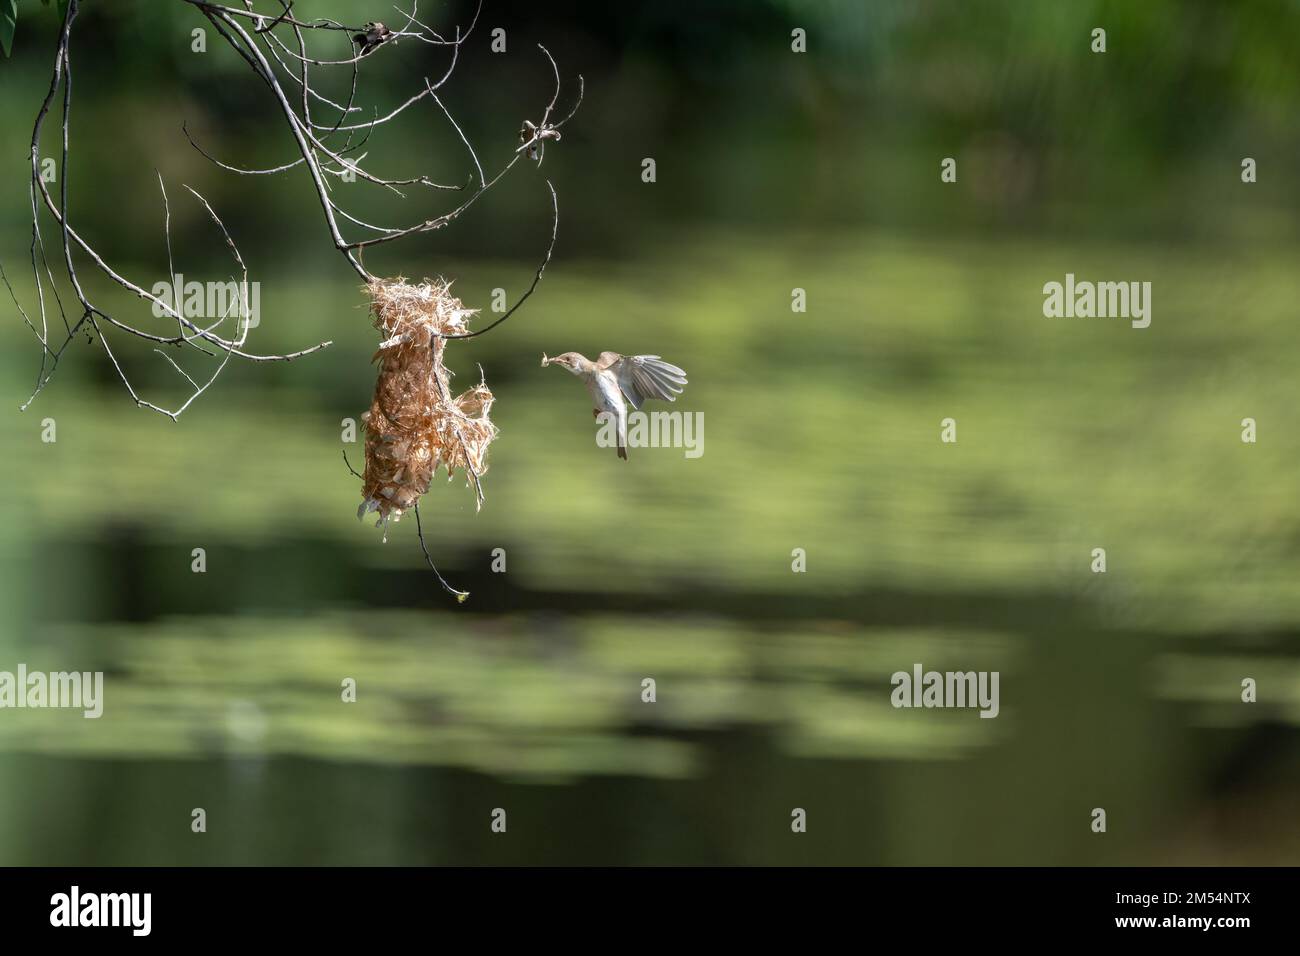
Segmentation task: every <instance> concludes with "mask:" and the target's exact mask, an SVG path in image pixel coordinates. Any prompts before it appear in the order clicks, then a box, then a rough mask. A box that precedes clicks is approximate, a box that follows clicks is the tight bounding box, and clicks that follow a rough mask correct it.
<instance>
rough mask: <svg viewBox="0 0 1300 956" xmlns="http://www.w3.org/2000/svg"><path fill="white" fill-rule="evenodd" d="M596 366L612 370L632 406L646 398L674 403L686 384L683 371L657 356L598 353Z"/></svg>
mask: <svg viewBox="0 0 1300 956" xmlns="http://www.w3.org/2000/svg"><path fill="white" fill-rule="evenodd" d="M596 367H597V368H599V369H609V370H610V371H611V372H613V373H614V377H615V378H616V379H618V387H619V389H620V390H622V392H623V395H624V396H626V398H627V401H628V404H629V405H631V406H632V407H633V408H640V407H641V404H642V403H643V402H644V401H645V400H646V399H647V398H661V399H663V400H664V401H668V402H675V401H677V396H678V395H680V394H681V393H682V389H683V387H684V386H685V385H686V373H685V372H683V371H682V370H681V369H679V368H678V367H677V366H676V365H671V364H669V363H668V362H665V361H664V360H663V359H661V358H660V357H659V356H658V355H620V354H618V353H617V352H601V353H600V358H599V359H597V360H596Z"/></svg>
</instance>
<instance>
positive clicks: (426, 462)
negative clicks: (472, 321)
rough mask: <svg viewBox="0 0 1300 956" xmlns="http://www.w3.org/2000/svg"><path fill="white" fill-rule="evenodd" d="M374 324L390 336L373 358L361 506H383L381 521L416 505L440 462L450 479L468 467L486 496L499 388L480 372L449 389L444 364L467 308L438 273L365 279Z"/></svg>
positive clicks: (376, 508)
mask: <svg viewBox="0 0 1300 956" xmlns="http://www.w3.org/2000/svg"><path fill="white" fill-rule="evenodd" d="M366 291H367V293H368V294H369V296H370V313H371V316H372V317H373V319H374V324H375V328H377V329H378V330H379V332H380V333H381V334H382V335H383V336H384V339H383V341H382V342H380V343H379V349H378V350H377V351H376V352H375V355H374V359H373V361H376V362H378V363H379V377H378V380H377V381H376V382H375V395H374V399H373V400H372V401H371V403H370V410H369V411H368V412H366V413H365V414H364V415H362V421H364V422H365V425H366V467H365V473H364V475H363V476H362V477H363V484H362V489H361V496H362V498H363V499H364V500H363V501H362V503H361V507H360V508H358V509H357V517H358V518H360V517H362V516H363V515H365V514H366V513H367V512H370V511H377V512H379V516H380V517H379V521H378V522H377V523H376V527H378V526H380V525H382V526H384V527H387V524H388V521H389V519H390V518H391V519H392V520H393V521H397V520H399V519H400V518H401V516H402V513H403V512H404V511H407V510H408V509H410V508H413V507H415V505H416V503H417V502H418V501H419V500H420V497H421V496H422V495H423V494H424V493H425V492H426V491H428V490H429V484H430V482H431V481H432V480H433V476H434V475H435V474H436V473H437V471H438V469H439V468H444V467H445V468H446V469H447V477H448V479H450V478H451V477H452V475H453V474H454V472H455V471H456V469H457V468H459V469H461V470H463V471H464V472H465V475H466V480H467V481H468V482H470V483H472V485H473V487H474V488H475V492H476V495H477V497H478V503H479V504H480V505H481V504H482V491H481V490H480V488H479V484H478V479H479V477H480V476H481V475H483V474H484V473H485V472H486V471H487V452H488V446H489V445H490V444H491V443H492V440H493V439H494V438H496V435H497V429H496V426H495V425H493V424H492V421H491V419H490V418H489V412H490V411H491V408H492V402H493V400H494V399H493V396H492V392H491V390H490V389H489V388H488V387H487V385H486V384H484V383H483V382H482V381H481V380H480V382H479V384H478V385H476V386H474V387H473V388H471V389H469V390H468V391H466V392H463V393H461V394H460V395H458V396H457V397H455V398H452V397H451V390H450V389H449V388H448V382H449V381H450V379H451V372H450V371H448V369H447V368H446V367H445V366H444V365H443V363H442V362H443V351H444V349H445V348H446V346H447V340H446V339H445V338H443V337H442V336H445V335H460V334H463V333H464V332H465V331H466V328H467V327H466V320H468V319H469V318H470V317H471V316H473V315H474V314H475V313H476V312H477V311H478V310H477V309H467V308H465V305H464V303H462V302H461V301H460V299H458V298H456V297H455V296H454V295H452V294H451V284H450V283H449V282H447V281H445V280H442V279H439V280H437V281H436V282H431V281H428V280H426V281H424V282H423V283H420V284H419V285H412V284H410V283H408V282H407V281H406V280H405V279H403V278H400V277H399V278H397V279H393V280H387V279H376V280H374V281H372V282H371V283H370V284H369V285H368V286H367V287H366Z"/></svg>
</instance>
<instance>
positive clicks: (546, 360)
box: [542, 352, 551, 368]
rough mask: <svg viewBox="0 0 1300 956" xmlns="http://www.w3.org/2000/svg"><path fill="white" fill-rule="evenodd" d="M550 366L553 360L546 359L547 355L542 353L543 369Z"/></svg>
mask: <svg viewBox="0 0 1300 956" xmlns="http://www.w3.org/2000/svg"><path fill="white" fill-rule="evenodd" d="M550 364H551V360H550V359H548V358H547V357H546V353H545V352H543V353H542V368H546V366H548V365H550Z"/></svg>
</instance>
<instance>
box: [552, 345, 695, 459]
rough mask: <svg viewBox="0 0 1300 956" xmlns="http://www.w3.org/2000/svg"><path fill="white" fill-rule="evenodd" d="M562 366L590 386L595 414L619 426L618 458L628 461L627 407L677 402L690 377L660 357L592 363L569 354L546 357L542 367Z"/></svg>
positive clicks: (610, 355) (603, 356) (612, 355)
mask: <svg viewBox="0 0 1300 956" xmlns="http://www.w3.org/2000/svg"><path fill="white" fill-rule="evenodd" d="M548 365H559V366H561V367H563V368H566V369H568V370H569V371H570V372H572V373H573V374H574V375H576V376H578V378H580V379H582V380H583V381H584V382H585V383H586V385H587V391H588V392H590V393H591V400H592V402H593V403H594V404H595V407H594V408H593V409H592V410H591V414H592V415H593V416H594V417H596V418H599V417H600V415H601V413H602V412H603V413H605V414H608V415H610V416H611V417H612V418H613V420H614V421H615V422H616V423H617V424H618V457H619V458H622V459H623V460H624V461H626V460H627V406H628V405H631V406H632V408H633V409H640V408H641V405H642V404H643V403H644V402H645V400H646V399H648V398H661V399H663V400H664V401H668V402H675V401H677V396H678V395H680V394H681V393H682V389H683V387H684V386H685V385H686V373H685V372H683V371H682V370H681V369H679V368H678V367H677V366H676V365H671V364H669V363H668V362H665V361H664V360H663V359H661V358H660V357H659V356H658V355H619V354H618V353H617V352H601V353H600V357H599V358H598V359H596V361H594V362H593V361H592V360H591V359H589V358H587V357H586V356H585V355H582V354H581V353H579V352H565V353H564V354H563V355H557V356H555V358H547V357H546V353H545V352H543V353H542V367H543V368H545V367H546V366H548Z"/></svg>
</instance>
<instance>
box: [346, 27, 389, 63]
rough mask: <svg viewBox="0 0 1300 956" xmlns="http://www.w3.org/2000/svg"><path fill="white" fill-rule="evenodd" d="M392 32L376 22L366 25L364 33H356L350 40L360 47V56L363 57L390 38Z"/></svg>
mask: <svg viewBox="0 0 1300 956" xmlns="http://www.w3.org/2000/svg"><path fill="white" fill-rule="evenodd" d="M392 35H393V31H392V30H390V29H388V27H386V26H384V25H383V24H382V23H380V22H379V21H378V20H375V21H374V22H373V23H367V24H366V31H365V33H358V34H356V35H355V36H354V37H353V38H352V42H353V43H358V44H360V45H361V55H362V56H365V55H366V54H367V53H369V52H370V51H371V50H373V49H374V48H375V47H377V46H379V44H381V43H383V42H384V41H385V40H388V39H390V38H391V37H392Z"/></svg>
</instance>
